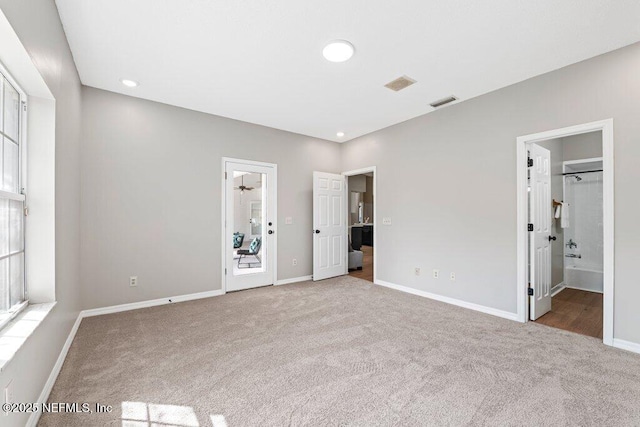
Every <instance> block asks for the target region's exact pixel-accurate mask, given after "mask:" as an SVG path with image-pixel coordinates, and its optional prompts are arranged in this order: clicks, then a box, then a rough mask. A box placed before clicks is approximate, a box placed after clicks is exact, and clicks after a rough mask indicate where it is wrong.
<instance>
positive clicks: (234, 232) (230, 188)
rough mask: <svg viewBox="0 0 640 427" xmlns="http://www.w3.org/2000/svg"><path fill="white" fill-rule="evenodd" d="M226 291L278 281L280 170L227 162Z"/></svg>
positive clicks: (225, 165)
mask: <svg viewBox="0 0 640 427" xmlns="http://www.w3.org/2000/svg"><path fill="white" fill-rule="evenodd" d="M224 171H225V176H224V178H225V185H224V188H225V198H224V200H225V225H224V245H223V246H224V248H225V249H224V254H225V256H224V259H225V289H226V291H227V292H230V291H239V290H242V289H248V288H256V287H258V286H267V285H272V284H273V283H274V282H275V278H276V276H275V265H276V264H275V263H276V243H277V240H276V237H277V235H276V231H277V230H276V207H277V195H276V191H277V172H276V171H277V167H276V165H273V164H269V163H258V162H250V161H246V162H245V161H242V160H230V159H229V160H227V159H225V160H224Z"/></svg>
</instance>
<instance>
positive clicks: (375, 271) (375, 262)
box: [342, 166, 382, 283]
mask: <svg viewBox="0 0 640 427" xmlns="http://www.w3.org/2000/svg"><path fill="white" fill-rule="evenodd" d="M371 172H373V244H374V246H375V245H377V244H378V238H377V237H376V236H377V234H378V225H379V224H382V221H380V220H379V219H378V193H377V188H378V171H377V167H376V166H368V167H366V168H360V169H355V170H351V171H347V172H342V175H344V176H345V177H350V176H354V175H362V174H365V173H371ZM346 184H347V185H346V186H345V188H346V190H347V194H346V201H347V203H345V206H346V209H347V218H350V217H349V200H350V197H351V195H350V194H349V180H348V179H347V180H346ZM346 228H347V236H348V235H349V221H348V220H347V222H346ZM378 252H379V251H377V250H374V251H373V282H374V283H376V278H377V277H378ZM345 259H346V261H345V265H346V266H347V271H346V272H345V274H349V252H346V253H345Z"/></svg>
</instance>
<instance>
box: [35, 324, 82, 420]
mask: <svg viewBox="0 0 640 427" xmlns="http://www.w3.org/2000/svg"><path fill="white" fill-rule="evenodd" d="M80 322H82V312H80V313H79V314H78V317H77V318H76V321H75V323H74V324H73V326H72V327H71V331H70V332H69V336H68V337H67V340H66V341H65V342H64V345H63V346H62V350H60V355H59V356H58V359H57V360H56V363H55V364H54V365H53V368H52V369H51V374H49V378H48V379H47V382H46V383H45V384H44V387H43V388H42V392H41V393H40V396H38V400H37V401H36V403H38V405H39V407H42V404H43V403H45V402H46V401H47V400H48V399H49V394H50V393H51V390H52V389H53V385H54V384H55V383H56V380H57V379H58V374H60V370H61V369H62V365H63V364H64V361H65V359H66V358H67V353H68V352H69V348H70V347H71V343H73V339H74V338H75V337H76V332H78V328H79V327H80ZM41 414H42V411H35V412H32V413H31V415H30V416H29V419H28V420H27V423H26V426H27V427H32V426H33V427H35V426H36V425H37V424H38V421H39V420H40V415H41Z"/></svg>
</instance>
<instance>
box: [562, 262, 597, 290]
mask: <svg viewBox="0 0 640 427" xmlns="http://www.w3.org/2000/svg"><path fill="white" fill-rule="evenodd" d="M564 284H565V286H567V287H569V288H576V289H584V290H585V291H593V292H603V289H604V276H603V274H602V270H599V269H597V268H589V267H588V266H586V267H585V266H577V265H566V266H565V267H564Z"/></svg>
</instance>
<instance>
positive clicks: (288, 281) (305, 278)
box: [275, 274, 313, 286]
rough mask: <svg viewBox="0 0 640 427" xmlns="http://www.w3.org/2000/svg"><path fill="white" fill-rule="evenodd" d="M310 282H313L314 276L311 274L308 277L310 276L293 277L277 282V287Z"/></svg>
mask: <svg viewBox="0 0 640 427" xmlns="http://www.w3.org/2000/svg"><path fill="white" fill-rule="evenodd" d="M309 280H313V276H312V275H311V274H310V275H308V276H300V277H293V278H291V279H282V280H277V281H276V283H275V285H276V286H280V285H290V284H291V283H298V282H306V281H309Z"/></svg>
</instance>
